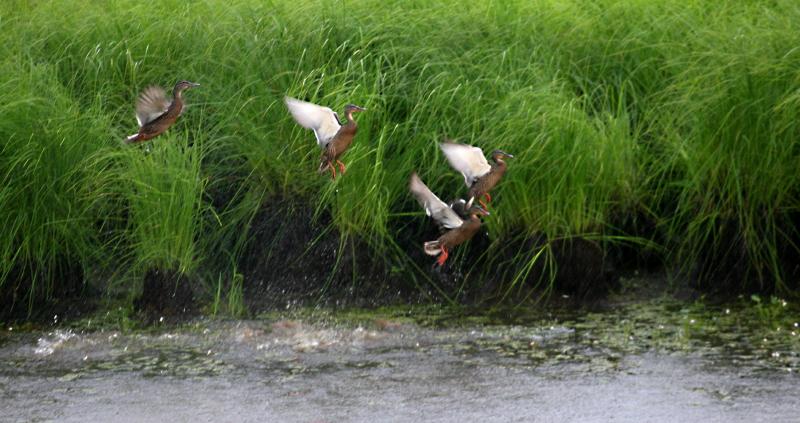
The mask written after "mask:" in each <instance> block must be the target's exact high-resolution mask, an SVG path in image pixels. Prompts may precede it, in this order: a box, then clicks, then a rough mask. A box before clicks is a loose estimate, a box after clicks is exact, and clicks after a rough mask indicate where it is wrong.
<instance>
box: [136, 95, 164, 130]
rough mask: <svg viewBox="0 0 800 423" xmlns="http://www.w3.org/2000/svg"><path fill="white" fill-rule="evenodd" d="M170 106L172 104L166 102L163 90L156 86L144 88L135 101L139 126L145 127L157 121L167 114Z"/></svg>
mask: <svg viewBox="0 0 800 423" xmlns="http://www.w3.org/2000/svg"><path fill="white" fill-rule="evenodd" d="M170 104H172V102H171V101H170V100H167V95H166V93H165V92H164V89H163V88H161V87H156V86H151V87H147V88H145V89H144V91H142V93H141V94H139V98H138V99H137V100H136V120H137V121H138V122H139V126H140V127H142V126H145V125H147V124H148V123H150V122H152V121H154V120H156V119H158V117H159V116H161V115H163V114H164V113H166V112H167V109H169V106H170Z"/></svg>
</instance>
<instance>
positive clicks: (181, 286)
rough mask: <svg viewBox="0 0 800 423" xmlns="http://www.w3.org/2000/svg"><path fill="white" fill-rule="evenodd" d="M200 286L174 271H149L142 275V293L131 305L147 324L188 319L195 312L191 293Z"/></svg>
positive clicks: (186, 276)
mask: <svg viewBox="0 0 800 423" xmlns="http://www.w3.org/2000/svg"><path fill="white" fill-rule="evenodd" d="M200 286H202V283H201V282H200V281H198V280H197V279H195V278H191V277H190V276H188V275H185V274H182V273H181V272H178V271H176V270H162V269H158V268H152V269H149V270H148V271H147V272H145V275H144V281H143V283H142V293H141V295H140V296H139V297H138V298H137V299H136V300H135V301H134V303H133V305H134V308H135V309H136V311H138V312H140V313H141V314H142V316H143V317H144V319H145V320H146V321H148V322H154V321H157V320H159V319H162V318H164V317H167V318H175V317H181V316H190V315H193V314H195V313H196V312H197V311H198V299H197V296H198V294H197V293H196V292H195V291H198V288H199V287H200Z"/></svg>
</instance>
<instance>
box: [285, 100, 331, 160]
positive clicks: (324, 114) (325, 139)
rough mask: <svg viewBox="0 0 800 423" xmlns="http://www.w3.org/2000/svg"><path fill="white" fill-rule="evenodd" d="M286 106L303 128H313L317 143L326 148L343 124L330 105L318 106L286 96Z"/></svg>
mask: <svg viewBox="0 0 800 423" xmlns="http://www.w3.org/2000/svg"><path fill="white" fill-rule="evenodd" d="M283 100H284V101H285V102H286V107H288V108H289V112H290V113H291V114H292V117H294V120H296V121H297V123H299V124H300V126H302V127H303V128H307V129H311V130H313V131H314V135H316V136H317V144H319V146H320V147H322V148H325V146H327V145H328V143H329V142H331V139H333V137H334V136H335V135H336V133H337V132H339V128H341V125H340V124H339V120H338V119H337V118H336V113H334V111H333V110H331V109H330V108H328V107H323V106H318V105H316V104H314V103H308V102H305V101H301V100H298V99H296V98H291V97H284V99H283Z"/></svg>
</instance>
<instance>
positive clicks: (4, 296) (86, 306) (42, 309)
mask: <svg viewBox="0 0 800 423" xmlns="http://www.w3.org/2000/svg"><path fill="white" fill-rule="evenodd" d="M51 275H55V277H52V276H51ZM48 280H55V281H56V283H49V284H48V283H46V282H45V281H48ZM0 282H2V283H0V321H20V320H31V321H52V320H53V319H54V316H57V317H56V320H58V319H70V318H77V317H79V316H81V315H84V314H86V313H88V312H91V311H92V310H94V309H95V307H96V301H95V300H96V298H97V297H98V296H99V293H98V292H97V290H96V289H94V288H93V287H92V286H91V285H89V284H87V283H86V277H85V274H84V269H83V266H81V265H80V264H78V263H77V261H73V260H67V259H64V260H56V261H55V262H54V264H53V266H52V267H51V268H48V269H42V268H37V267H36V266H33V265H31V266H15V267H14V268H13V269H11V271H10V272H9V274H8V275H7V276H6V278H5V279H4V280H2V281H0Z"/></svg>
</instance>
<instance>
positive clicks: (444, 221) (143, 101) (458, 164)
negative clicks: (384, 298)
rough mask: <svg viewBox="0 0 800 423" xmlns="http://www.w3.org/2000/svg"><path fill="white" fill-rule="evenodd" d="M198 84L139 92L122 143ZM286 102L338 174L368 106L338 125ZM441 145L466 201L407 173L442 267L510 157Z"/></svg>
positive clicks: (165, 122) (324, 112)
mask: <svg viewBox="0 0 800 423" xmlns="http://www.w3.org/2000/svg"><path fill="white" fill-rule="evenodd" d="M199 85H200V84H196V83H194V82H189V81H180V82H178V83H177V84H175V87H174V88H173V89H172V100H169V99H167V97H166V93H165V91H164V89H163V88H161V87H157V86H151V87H148V88H146V89H145V90H144V91H142V93H141V94H140V95H139V98H138V99H137V101H136V120H137V121H138V123H139V131H138V132H137V133H135V134H133V135H131V136H129V137H128V138H127V139H126V140H125V142H126V143H128V144H132V143H138V142H142V141H147V140H150V139H153V138H155V137H157V136H159V135H161V134H162V133H163V132H164V131H166V130H167V129H169V127H170V126H172V124H174V123H175V121H176V120H177V119H178V117H179V116H180V115H181V113H182V112H183V105H184V102H183V92H184V91H185V90H188V89H191V88H195V87H198V86H199ZM284 102H285V103H286V107H287V108H288V109H289V113H291V115H292V117H293V118H294V120H295V121H297V123H298V124H300V126H302V127H304V128H306V129H311V130H312V131H314V135H315V136H316V138H317V145H319V147H320V148H321V149H322V156H321V157H320V164H319V169H318V171H319V173H325V172H328V171H330V173H331V178H333V179H336V169H337V167H338V169H339V174H340V175H341V174H344V173H345V171H346V167H345V165H344V163H342V161H341V160H339V158H340V157H341V156H342V154H343V153H344V152H345V151H347V149H348V148H349V147H350V145H351V144H352V142H353V139H354V138H355V136H356V132H357V131H358V125H357V124H356V121H355V119H354V118H353V114H354V113H358V112H363V111H366V109H364V108H363V107H359V106H356V105H353V104H348V105H346V106H345V107H344V116H345V119H346V122H345V123H344V124H341V121H340V119H339V115H338V114H337V113H336V112H334V111H333V110H331V109H330V108H328V107H324V106H319V105H316V104H314V103H309V102H306V101H302V100H298V99H295V98H291V97H285V98H284ZM439 146H440V148H441V149H442V152H443V153H444V156H445V157H446V158H447V161H448V162H449V163H450V165H451V166H452V167H453V168H454V169H455V170H457V171H459V172H461V174H462V175H463V176H464V183H466V185H467V188H468V189H469V192H468V198H469V200H468V201H466V200H462V199H459V200H456V201H454V202H453V203H450V204H447V203H445V202H444V201H442V200H441V199H439V197H437V196H436V194H434V193H433V192H432V191H431V190H430V189H429V188H428V187H427V186H426V185H425V184H424V183H423V182H422V180H421V179H420V178H419V176H418V175H417V173H416V172H414V173H412V174H411V178H410V181H409V190H410V191H411V193H412V194H413V195H414V197H415V198H416V199H417V201H418V202H419V203H420V205H422V207H423V208H424V209H425V213H427V215H428V216H430V217H431V218H432V219H433V220H434V221H435V222H436V223H437V224H438V225H439V228H440V230H441V231H442V232H443V233H442V235H441V236H440V237H439V238H438V239H436V240H434V241H428V242H425V244H424V250H425V253H426V254H428V255H431V256H436V255H438V256H439V257H438V259H437V260H436V263H435V264H434V266H436V265H438V266H443V265H444V263H445V261H447V257H448V256H449V254H450V250H452V249H453V248H454V247H456V246H458V245H459V244H462V243H464V242H466V241H467V240H469V239H471V238H472V237H473V236H474V235H475V234H476V233H477V232H478V230H479V229H480V227H481V224H482V222H481V219H480V216H488V215H489V212H488V211H487V210H486V209H487V208H488V206H487V205H486V203H484V201H483V200H484V199H486V201H487V202H491V201H492V196H491V195H490V194H489V192H490V191H491V190H492V188H494V187H495V185H497V183H498V182H500V179H502V177H503V174H505V172H506V162H505V160H504V159H505V158H509V157H514V156H512V155H511V154H508V153H506V152H504V151H502V150H494V151H493V152H492V154H491V159H492V162H493V163H492V164H489V162H488V160H486V157H485V156H484V154H483V151H482V150H481V149H480V148H478V147H473V146H470V145H465V144H458V143H455V142H452V141H449V140H447V141H444V142H442V143H441V144H439ZM475 200H477V204H476V202H475Z"/></svg>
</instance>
